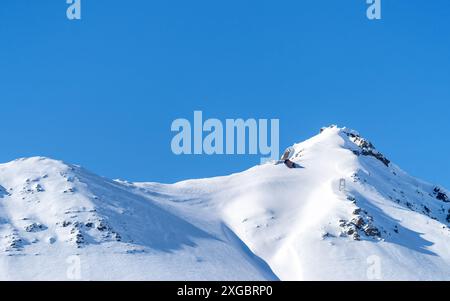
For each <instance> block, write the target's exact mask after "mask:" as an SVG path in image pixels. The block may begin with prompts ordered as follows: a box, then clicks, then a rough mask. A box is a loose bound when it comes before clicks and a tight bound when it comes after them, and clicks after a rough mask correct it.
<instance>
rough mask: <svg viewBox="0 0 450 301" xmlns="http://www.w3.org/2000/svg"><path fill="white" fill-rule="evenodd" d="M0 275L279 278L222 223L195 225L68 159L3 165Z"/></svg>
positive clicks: (2, 277) (20, 277) (21, 277)
mask: <svg viewBox="0 0 450 301" xmlns="http://www.w3.org/2000/svg"><path fill="white" fill-rule="evenodd" d="M0 185H1V186H0V187H1V189H0V280H28V279H39V280H44V279H56V280H70V279H72V280H73V279H83V280H89V279H92V280H119V279H132V280H140V279H146V280H161V279H173V280H184V279H192V280H211V279H224V280H226V279H241V280H244V279H268V280H274V279H277V277H276V276H275V275H274V274H273V273H272V272H271V270H270V268H269V267H268V266H267V265H266V264H265V263H264V262H263V261H261V260H260V259H259V258H257V257H256V256H254V255H253V254H252V253H251V252H250V251H249V250H248V249H247V248H246V247H245V246H244V245H243V244H242V242H241V241H240V240H239V239H238V238H237V237H235V236H232V235H230V236H229V235H228V234H225V233H224V231H223V228H222V226H221V225H220V224H208V223H204V224H201V228H200V227H198V226H195V225H193V224H191V223H189V222H188V221H186V220H185V219H184V218H183V217H180V216H176V215H174V214H173V213H170V212H168V211H167V210H164V209H162V208H160V207H159V206H157V205H156V204H155V203H154V202H152V200H151V197H150V198H149V197H142V196H139V195H137V194H135V193H133V192H131V191H130V190H129V189H128V188H127V187H126V186H124V185H123V184H121V183H118V182H113V181H109V180H107V179H104V178H100V177H98V176H95V175H93V174H91V173H89V172H87V171H85V170H83V169H82V168H79V167H76V166H71V165H66V164H64V163H62V162H58V161H54V160H50V159H45V158H30V159H21V160H16V161H14V162H11V163H8V164H3V165H0Z"/></svg>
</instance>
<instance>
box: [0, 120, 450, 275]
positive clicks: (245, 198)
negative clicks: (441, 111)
mask: <svg viewBox="0 0 450 301" xmlns="http://www.w3.org/2000/svg"><path fill="white" fill-rule="evenodd" d="M288 157H289V160H290V161H292V162H294V163H295V164H296V166H297V167H298V168H294V169H290V168H287V167H286V166H285V165H283V164H273V163H267V164H264V165H259V166H255V167H253V168H251V169H249V170H247V171H244V172H241V173H237V174H233V175H229V176H224V177H216V178H208V179H199V180H188V181H183V182H179V183H176V184H170V185H168V184H159V183H129V182H123V181H112V180H108V179H105V178H102V177H99V176H96V175H94V174H92V173H90V172H89V171H87V170H85V169H83V168H81V167H78V166H74V165H70V164H65V163H63V162H60V161H55V160H51V159H47V158H40V157H39V158H29V159H19V160H16V161H13V162H10V163H6V164H2V165H0V279H1V280H29V279H38V280H48V279H54V280H65V279H67V280H71V279H73V278H74V277H75V278H77V277H78V278H79V279H83V280H119V279H123V280H125V279H130V280H258V279H261V280H277V279H280V280H379V279H383V280H433V279H434V280H450V248H449V244H448V242H449V240H450V228H449V225H450V199H449V193H448V191H447V190H445V189H444V188H442V187H439V186H436V185H432V184H429V183H426V182H424V181H421V180H418V179H416V178H413V177H411V176H409V175H408V174H406V173H405V172H404V171H402V170H401V169H400V168H399V167H397V166H396V165H395V164H394V163H392V162H391V161H390V160H389V159H388V158H387V157H386V156H384V155H383V154H382V153H381V152H380V151H379V150H377V149H376V148H375V146H374V145H373V144H372V143H371V142H369V141H368V140H366V139H364V138H363V137H362V136H361V135H360V134H359V133H357V132H356V131H353V130H350V129H347V128H338V127H336V126H331V127H328V128H323V129H322V130H321V133H320V134H319V135H317V136H314V137H312V138H311V139H309V140H306V141H304V142H302V143H299V144H295V145H293V146H292V147H291V148H289V149H288ZM74 264H77V265H78V266H77V265H75V267H74ZM73 269H75V270H77V271H78V273H75V274H74V273H72V272H71V271H73ZM74 275H75V276H74Z"/></svg>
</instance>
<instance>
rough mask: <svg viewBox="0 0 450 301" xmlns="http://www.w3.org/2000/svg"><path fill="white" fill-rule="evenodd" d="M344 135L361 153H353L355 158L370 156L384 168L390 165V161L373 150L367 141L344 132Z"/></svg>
mask: <svg viewBox="0 0 450 301" xmlns="http://www.w3.org/2000/svg"><path fill="white" fill-rule="evenodd" d="M346 135H347V136H348V137H349V138H350V140H351V141H353V143H355V144H356V145H357V146H358V147H359V148H360V149H361V151H355V150H354V151H353V153H354V154H355V155H357V156H360V155H362V156H371V157H374V158H375V159H377V160H378V161H380V162H381V163H383V164H384V165H386V167H389V164H390V163H391V161H390V160H388V159H387V158H386V157H385V156H384V155H383V154H382V153H380V152H379V151H377V150H376V149H375V146H374V145H373V144H372V143H371V142H370V141H368V140H366V139H364V138H362V137H361V136H359V135H357V134H355V133H350V132H346Z"/></svg>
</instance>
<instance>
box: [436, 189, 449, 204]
mask: <svg viewBox="0 0 450 301" xmlns="http://www.w3.org/2000/svg"><path fill="white" fill-rule="evenodd" d="M433 193H434V195H435V196H436V199H438V200H440V201H443V202H445V203H449V202H450V200H449V198H448V196H447V194H446V193H445V192H444V191H442V189H441V188H439V187H435V188H434V189H433Z"/></svg>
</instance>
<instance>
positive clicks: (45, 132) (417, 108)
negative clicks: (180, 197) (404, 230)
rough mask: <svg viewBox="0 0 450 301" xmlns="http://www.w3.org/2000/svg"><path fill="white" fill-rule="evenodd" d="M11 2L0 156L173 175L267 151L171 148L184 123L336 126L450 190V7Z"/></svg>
mask: <svg viewBox="0 0 450 301" xmlns="http://www.w3.org/2000/svg"><path fill="white" fill-rule="evenodd" d="M82 4H83V7H82V8H83V11H82V14H83V15H82V17H83V19H82V20H81V21H75V22H70V21H68V20H67V19H66V15H65V10H66V7H67V5H66V3H65V0H47V1H35V0H28V1H27V0H21V1H17V0H2V3H1V7H0V45H1V47H0V105H1V106H0V108H1V112H0V117H1V118H0V129H1V136H0V139H1V140H0V146H1V147H0V161H1V162H6V161H9V160H12V159H15V158H18V157H28V156H35V155H42V156H49V157H53V158H57V159H62V160H64V161H67V162H71V163H77V164H80V165H82V166H84V167H87V168H88V169H90V170H92V171H94V172H96V173H98V174H101V175H104V176H107V177H111V178H123V179H127V180H132V181H163V182H174V181H178V180H182V179H187V178H198V177H206V176H213V175H223V174H228V173H231V172H236V171H241V170H243V169H246V168H248V167H251V166H253V165H255V164H257V163H258V162H259V156H231V157H225V156H213V157H208V156H199V157H194V156H181V157H177V156H175V155H173V154H172V152H171V149H170V141H171V139H172V136H173V134H172V133H171V131H170V125H171V122H172V120H174V119H175V118H179V117H185V118H190V119H192V115H193V111H194V110H203V111H204V114H205V117H206V118H211V117H215V118H219V119H225V118H239V117H241V118H279V119H280V126H281V137H280V144H281V147H282V148H284V147H287V146H289V145H291V144H293V143H295V142H298V141H301V140H304V139H305V138H308V137H309V136H312V135H314V134H316V133H318V131H319V128H320V127H321V126H324V125H329V124H332V123H336V124H338V125H341V126H344V125H345V126H348V127H352V128H355V129H357V130H358V131H359V132H361V133H362V134H363V135H364V136H366V137H368V138H369V139H370V140H372V141H373V142H374V144H375V145H376V146H377V147H378V148H379V149H380V150H381V151H382V152H384V153H385V154H386V155H387V156H388V157H389V158H390V159H391V160H393V161H394V162H396V163H397V164H398V165H400V166H401V167H402V168H403V169H405V170H406V171H408V172H409V173H411V174H412V175H415V176H418V177H420V178H423V179H426V180H429V181H431V182H435V183H438V184H442V185H444V186H446V187H447V188H450V173H449V170H450V160H449V149H450V139H449V130H450V125H449V113H450V2H449V1H448V0H433V1H413V0H411V1H407V0H397V1H392V0H389V1H388V0H383V12H382V13H383V20H382V21H376V22H374V21H369V20H368V19H367V18H366V16H365V10H366V4H365V0H353V1H336V0H308V1H304V0H289V1H287V0H286V1H283V0H282V1H275V0H252V1H246V0H226V1H225V0H191V1H186V0H170V1H169V0H167V1H166V0H164V1H163V0H154V1H148V0H133V1H125V0H122V1H119V0H110V1H107V0H83V3H82Z"/></svg>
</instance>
